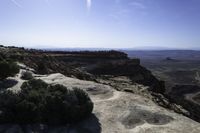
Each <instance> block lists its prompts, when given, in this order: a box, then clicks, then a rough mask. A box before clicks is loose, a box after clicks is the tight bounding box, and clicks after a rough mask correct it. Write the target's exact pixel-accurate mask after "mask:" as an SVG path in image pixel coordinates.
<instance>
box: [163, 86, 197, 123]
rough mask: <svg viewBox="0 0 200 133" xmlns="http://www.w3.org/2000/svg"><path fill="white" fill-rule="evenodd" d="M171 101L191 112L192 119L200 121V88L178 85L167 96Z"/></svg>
mask: <svg viewBox="0 0 200 133" xmlns="http://www.w3.org/2000/svg"><path fill="white" fill-rule="evenodd" d="M167 96H168V97H169V99H170V100H171V101H173V102H175V103H177V104H179V105H181V106H183V107H184V108H185V109H186V110H188V111H189V112H190V117H191V118H193V119H194V120H197V121H200V87H199V86H196V85H176V86H174V87H173V88H172V89H171V91H170V93H169V94H168V95H167Z"/></svg>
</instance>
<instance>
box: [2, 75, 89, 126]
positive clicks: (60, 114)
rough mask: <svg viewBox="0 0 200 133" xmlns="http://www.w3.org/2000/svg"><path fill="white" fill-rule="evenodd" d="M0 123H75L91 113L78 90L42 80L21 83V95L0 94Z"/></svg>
mask: <svg viewBox="0 0 200 133" xmlns="http://www.w3.org/2000/svg"><path fill="white" fill-rule="evenodd" d="M0 110H2V114H1V115H0V123H5V122H8V123H12V122H14V123H21V124H27V123H45V124H50V125H57V124H67V123H75V122H78V121H80V120H82V119H84V118H85V117H87V116H88V115H90V114H91V112H92V110H93V103H92V101H91V99H90V98H89V96H88V94H87V93H86V92H84V91H83V90H81V89H77V88H75V89H73V90H70V89H67V88H66V87H64V86H62V85H48V84H47V83H45V82H43V81H42V80H36V79H32V80H29V81H27V82H25V83H24V84H23V85H22V87H21V92H20V93H18V94H14V93H12V92H9V91H6V92H3V93H1V94H0Z"/></svg>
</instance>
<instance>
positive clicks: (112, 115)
mask: <svg viewBox="0 0 200 133" xmlns="http://www.w3.org/2000/svg"><path fill="white" fill-rule="evenodd" d="M18 76H20V74H19V75H18ZM35 76H36V78H40V79H42V80H44V81H45V82H47V83H50V84H62V85H64V86H67V87H68V88H71V89H73V88H74V87H78V88H81V89H83V90H85V91H87V92H88V93H89V95H90V97H91V99H92V101H93V102H94V111H93V112H94V113H93V115H91V117H90V118H88V119H86V120H84V121H82V122H80V123H78V124H76V125H65V126H60V127H48V126H46V125H42V124H35V125H9V124H7V125H1V126H0V132H2V133H199V132H200V124H199V123H197V122H195V121H193V120H191V119H189V118H187V117H184V116H182V115H179V114H177V113H174V112H172V111H169V110H167V109H165V108H162V107H160V106H158V105H156V104H155V103H154V102H152V101H151V100H149V99H147V98H145V97H143V96H140V95H137V94H132V93H128V92H121V91H116V90H115V89H114V88H112V87H110V86H108V85H103V84H98V83H95V82H92V81H83V80H78V79H75V78H69V77H65V76H64V75H62V74H58V73H57V74H51V75H43V76H39V75H35ZM16 79H17V80H19V79H18V78H16ZM21 82H22V80H20V82H19V84H21ZM19 84H17V85H16V86H14V87H12V88H10V89H13V90H19Z"/></svg>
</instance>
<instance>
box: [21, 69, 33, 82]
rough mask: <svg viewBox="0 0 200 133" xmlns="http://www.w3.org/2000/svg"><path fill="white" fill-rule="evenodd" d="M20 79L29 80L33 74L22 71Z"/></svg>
mask: <svg viewBox="0 0 200 133" xmlns="http://www.w3.org/2000/svg"><path fill="white" fill-rule="evenodd" d="M21 79H24V80H30V79H33V75H32V73H31V72H29V71H24V72H22V76H21Z"/></svg>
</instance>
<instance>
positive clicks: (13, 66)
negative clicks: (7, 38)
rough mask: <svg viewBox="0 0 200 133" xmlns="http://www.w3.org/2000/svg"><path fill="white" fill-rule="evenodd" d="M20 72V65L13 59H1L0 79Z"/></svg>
mask: <svg viewBox="0 0 200 133" xmlns="http://www.w3.org/2000/svg"><path fill="white" fill-rule="evenodd" d="M17 73H19V66H18V65H17V63H15V62H13V61H0V80H3V79H6V78H7V77H9V76H15V75H16V74H17Z"/></svg>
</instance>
